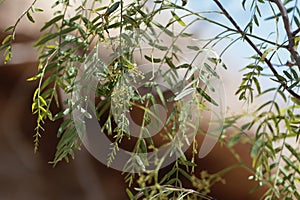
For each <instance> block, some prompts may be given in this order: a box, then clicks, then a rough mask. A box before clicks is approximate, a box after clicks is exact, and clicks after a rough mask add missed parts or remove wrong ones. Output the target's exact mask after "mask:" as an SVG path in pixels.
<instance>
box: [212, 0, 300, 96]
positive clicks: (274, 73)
mask: <svg viewBox="0 0 300 200" xmlns="http://www.w3.org/2000/svg"><path fill="white" fill-rule="evenodd" d="M213 1H214V2H215V3H216V5H217V6H218V7H219V9H220V10H221V11H222V12H223V14H224V15H225V17H226V18H227V19H228V20H229V21H230V22H231V24H232V25H233V26H234V27H235V29H236V30H237V32H238V33H240V34H241V35H242V36H243V38H244V40H245V41H246V42H247V43H248V44H249V45H250V46H251V47H252V48H253V49H254V51H255V52H256V53H257V54H258V55H259V56H260V57H262V56H263V53H262V52H261V51H260V50H259V49H258V48H257V46H256V45H255V44H254V43H253V42H252V40H251V39H250V38H249V37H248V36H247V35H246V34H245V33H244V31H242V29H241V28H240V27H239V25H238V24H237V23H236V21H235V20H234V19H233V18H232V17H231V15H230V14H229V13H228V12H227V10H226V9H225V8H224V7H223V5H222V4H221V3H220V2H219V1H218V0H213ZM270 1H277V0H270ZM289 30H290V29H289ZM290 32H291V31H290ZM289 42H291V41H289ZM293 42H294V40H293ZM291 45H293V43H289V48H288V50H289V51H290V53H291V54H292V52H291V51H293V50H291ZM294 46H295V44H294ZM296 53H297V51H296ZM295 55H297V54H295ZM298 57H299V56H298ZM264 61H265V63H266V64H267V65H268V67H269V68H270V70H271V71H272V73H273V75H274V76H275V77H276V78H277V81H278V82H279V83H280V84H281V85H282V86H283V87H284V89H286V90H287V91H288V92H289V93H290V94H291V95H292V96H293V97H295V98H296V99H297V100H300V95H298V94H297V93H295V92H294V91H293V90H291V89H290V88H289V87H288V86H287V84H286V81H284V80H282V79H281V78H280V77H281V76H280V75H279V74H278V72H277V71H276V69H275V68H274V66H273V64H272V63H271V61H270V60H269V59H268V58H264ZM297 65H298V63H297ZM298 67H300V60H299V65H298Z"/></svg>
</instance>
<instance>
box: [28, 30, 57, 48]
mask: <svg viewBox="0 0 300 200" xmlns="http://www.w3.org/2000/svg"><path fill="white" fill-rule="evenodd" d="M57 36H58V33H47V34H46V35H44V36H42V37H40V39H38V40H37V42H36V43H35V44H34V47H38V46H41V45H43V44H45V43H46V42H48V41H50V40H52V39H54V38H56V37H57Z"/></svg>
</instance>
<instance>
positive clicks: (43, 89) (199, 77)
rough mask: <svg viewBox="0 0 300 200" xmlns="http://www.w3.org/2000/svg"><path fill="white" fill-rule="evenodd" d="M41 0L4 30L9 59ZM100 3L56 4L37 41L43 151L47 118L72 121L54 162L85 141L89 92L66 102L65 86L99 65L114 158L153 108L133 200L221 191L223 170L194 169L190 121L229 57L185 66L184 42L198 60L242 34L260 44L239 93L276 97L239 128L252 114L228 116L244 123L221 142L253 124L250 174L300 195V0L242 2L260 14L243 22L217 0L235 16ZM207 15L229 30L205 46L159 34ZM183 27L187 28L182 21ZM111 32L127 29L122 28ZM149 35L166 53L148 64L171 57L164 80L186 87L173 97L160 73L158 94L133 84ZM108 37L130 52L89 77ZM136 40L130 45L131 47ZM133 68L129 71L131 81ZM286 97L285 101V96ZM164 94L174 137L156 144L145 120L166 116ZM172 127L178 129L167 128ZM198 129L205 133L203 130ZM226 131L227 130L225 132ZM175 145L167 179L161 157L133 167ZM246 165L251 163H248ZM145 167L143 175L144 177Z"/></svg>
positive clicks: (101, 107)
mask: <svg viewBox="0 0 300 200" xmlns="http://www.w3.org/2000/svg"><path fill="white" fill-rule="evenodd" d="M36 1H37V0H35V1H33V3H32V5H31V6H30V7H29V8H28V9H27V10H26V11H25V12H24V13H23V14H22V16H21V17H20V18H19V19H18V20H17V22H16V24H15V25H13V26H11V27H8V28H7V29H6V30H5V32H7V33H8V34H7V36H6V37H5V39H4V40H3V41H2V46H1V47H0V50H4V54H5V62H7V61H8V60H10V59H11V57H12V43H13V42H14V40H15V37H16V27H17V25H18V23H19V22H20V20H21V19H22V18H24V17H27V18H28V20H29V21H31V22H32V23H34V22H35V20H34V18H35V16H36V15H37V14H36V13H37V12H43V11H42V10H41V9H39V8H36V7H35V3H36ZM101 2H102V1H97V0H95V1H92V3H91V2H89V1H86V0H82V1H81V2H80V5H77V6H76V7H75V4H74V2H73V1H71V0H59V1H56V2H55V3H54V4H53V6H52V8H51V9H53V11H54V13H53V18H52V19H51V20H49V21H48V22H46V23H45V25H44V26H43V27H41V32H42V33H43V35H42V36H41V37H40V38H39V39H38V40H37V41H36V43H35V48H37V49H38V50H39V66H38V73H37V74H36V75H35V76H34V77H32V78H30V79H29V80H31V81H38V83H39V84H38V87H37V88H36V91H35V93H34V96H33V103H32V112H33V114H35V115H37V126H36V129H35V134H34V144H35V145H34V149H35V151H37V150H38V145H39V138H40V137H41V132H42V131H44V129H43V125H44V123H46V122H47V120H54V121H55V120H58V119H61V118H63V119H64V122H63V123H62V124H61V126H60V129H59V130H58V133H57V136H58V137H59V138H60V142H59V143H58V146H57V152H56V155H55V158H54V160H53V162H52V163H53V164H54V165H56V164H57V163H58V162H60V161H61V160H63V159H65V160H66V161H68V159H69V157H70V156H71V157H72V158H74V150H75V149H80V146H81V145H82V144H81V140H80V135H78V133H77V132H76V125H75V121H74V119H73V118H72V114H73V111H74V110H76V109H77V108H78V105H81V103H82V101H84V100H82V99H77V101H75V102H74V101H72V98H69V99H67V100H66V101H65V102H64V105H63V106H62V105H61V103H60V102H59V92H58V91H59V90H61V91H62V92H63V93H64V94H65V95H69V96H70V95H72V93H73V92H74V91H76V90H80V88H78V82H80V81H85V80H89V78H90V76H91V75H93V73H98V78H99V80H102V81H100V84H98V85H97V88H96V89H95V88H94V89H95V90H94V91H96V92H97V97H98V98H100V97H101V99H102V101H100V103H99V104H97V105H95V106H96V110H97V113H96V115H97V117H98V119H99V121H102V122H103V124H104V125H103V130H104V132H106V134H107V135H110V136H112V137H113V145H112V146H111V153H110V154H109V155H108V165H110V164H111V163H113V162H114V157H115V156H116V155H117V154H118V151H119V146H120V145H121V144H122V141H123V140H125V138H126V137H130V130H129V127H128V126H129V122H128V118H127V114H128V113H129V112H130V109H133V107H135V106H136V107H138V106H139V108H141V109H142V110H143V111H144V114H143V119H142V122H141V126H142V128H141V131H140V133H139V135H138V137H137V140H136V142H135V144H134V145H133V146H134V149H133V152H134V154H132V155H133V156H132V157H131V159H129V161H128V163H127V165H126V171H127V172H128V173H127V175H126V181H127V182H128V183H129V189H127V193H128V196H129V197H130V198H132V199H139V198H141V197H146V198H149V199H151V198H153V199H170V198H173V199H199V198H202V199H212V198H211V197H209V196H208V194H209V188H210V187H211V186H212V185H213V184H214V183H215V182H217V181H222V179H221V178H220V176H221V175H223V173H222V172H220V173H218V174H212V175H210V174H207V173H205V172H202V173H201V175H200V176H199V177H196V175H195V174H194V170H193V169H194V167H195V163H194V162H193V158H194V156H195V155H196V153H197V140H196V134H191V135H189V134H187V127H189V126H191V125H190V124H189V123H188V122H189V117H190V116H189V113H190V111H191V109H192V107H189V105H193V104H196V105H197V109H199V112H201V111H203V110H207V109H209V106H207V104H216V102H215V101H214V99H213V98H211V96H210V95H209V94H207V93H206V92H205V91H207V88H211V89H213V86H211V85H210V84H209V81H207V79H209V77H214V76H215V77H217V76H218V74H217V73H215V71H216V67H217V66H219V64H222V61H221V59H220V58H218V57H210V62H207V63H205V64H204V66H206V70H204V68H205V67H204V68H202V66H201V68H199V66H195V65H194V64H193V62H191V63H184V64H182V63H181V64H178V63H179V62H178V60H180V55H181V52H182V48H189V49H190V50H192V51H194V52H196V54H194V58H195V59H196V58H197V56H198V55H199V54H201V53H203V51H205V50H206V49H211V48H213V47H215V46H216V45H218V44H219V43H220V42H221V41H228V38H230V39H231V40H230V43H228V45H227V47H226V48H225V49H224V52H225V51H226V50H227V49H228V48H229V47H230V46H231V45H232V43H234V42H237V41H242V42H244V43H247V44H248V45H249V46H250V47H251V48H252V49H253V50H254V51H255V54H254V55H252V56H251V58H250V59H251V63H249V64H247V65H246V66H245V68H243V70H244V74H243V79H242V82H241V84H240V86H239V87H238V88H237V92H236V95H237V96H238V98H239V99H240V100H245V101H246V102H248V103H252V102H253V101H254V100H255V99H256V98H261V97H264V96H266V98H265V99H268V98H269V96H272V98H271V99H269V100H267V101H264V102H261V105H259V106H258V108H257V109H256V110H254V111H253V113H251V114H250V115H247V117H246V121H247V122H246V123H244V124H242V125H241V126H237V125H236V122H237V121H238V120H240V119H242V118H243V117H244V115H237V116H232V117H229V118H228V119H226V123H225V127H224V128H230V127H235V128H236V133H235V134H231V135H227V136H226V137H227V138H226V140H220V142H222V143H224V145H226V146H227V147H228V148H230V149H231V150H232V151H233V146H234V145H235V144H237V143H238V142H239V141H240V140H241V139H242V138H243V137H242V135H244V134H245V132H246V131H248V130H254V132H255V137H254V138H250V139H249V140H248V142H249V143H251V145H252V148H251V157H252V159H253V163H252V164H253V168H254V169H255V171H254V172H253V176H252V177H250V178H252V179H255V180H257V181H258V182H259V185H260V186H262V185H267V186H268V187H269V190H268V191H267V192H266V194H265V197H264V198H265V199H291V198H297V199H299V198H300V193H299V191H297V188H296V183H297V182H299V181H300V169H299V166H300V156H299V155H300V152H299V147H298V146H297V147H296V148H295V147H293V146H291V145H290V144H289V143H288V142H287V140H288V139H292V140H293V141H294V142H299V140H298V138H299V131H300V115H299V106H300V95H299V80H300V79H299V76H300V74H299V70H300V56H299V53H298V44H299V38H300V36H299V32H300V28H299V27H300V22H299V21H300V10H299V5H298V4H299V2H298V1H297V0H285V1H283V2H281V1H280V0H269V1H267V0H243V1H242V2H241V4H242V6H243V8H244V9H245V10H250V11H251V13H252V15H251V18H250V19H249V23H248V24H247V25H246V26H245V27H244V28H243V29H242V27H240V25H239V24H237V22H236V21H235V20H234V19H233V17H232V16H231V15H230V14H229V13H228V11H227V10H226V9H225V7H224V6H223V4H222V3H221V2H219V1H218V0H212V2H213V3H215V5H216V6H217V9H218V10H216V11H210V13H214V14H215V15H220V16H224V17H225V18H226V19H228V22H229V23H230V24H225V25H224V24H223V23H221V22H218V21H217V20H215V19H214V18H210V17H207V15H206V13H207V12H204V13H201V12H194V11H191V10H189V9H188V8H187V7H186V6H185V4H186V3H187V1H181V2H177V1H175V2H174V1H155V2H154V6H153V7H152V9H147V8H146V5H148V4H147V3H148V2H147V1H139V0H136V1H132V2H131V3H129V4H125V3H124V2H123V1H111V3H110V4H109V5H108V6H103V5H102V3H101ZM73 4H74V5H73ZM262 7H264V8H265V7H267V8H268V9H269V10H271V11H272V12H273V15H272V16H265V14H264V13H263V12H262V11H263V10H261V9H262ZM161 12H167V13H170V15H169V16H170V19H169V20H168V21H167V23H166V24H161V23H160V22H158V21H157V20H156V18H157V16H158V15H159V14H160V13H161ZM70 13H72V14H70ZM262 20H269V21H272V22H274V23H275V27H274V30H272V31H273V32H272V33H271V35H272V37H269V38H267V39H265V38H263V37H260V36H258V35H257V34H256V33H255V31H256V30H257V29H259V27H260V23H261V21H262ZM198 21H207V22H209V23H211V24H213V25H215V26H218V27H220V28H222V29H223V31H222V32H221V33H217V34H216V35H215V36H213V37H211V38H210V39H208V40H207V42H206V43H205V44H202V47H201V48H199V47H197V46H187V47H179V46H177V45H176V44H175V43H174V42H173V43H171V44H170V45H167V46H166V45H165V44H164V43H161V42H160V41H158V40H156V39H155V38H156V37H157V36H158V35H165V37H167V38H171V41H176V40H180V39H181V38H188V37H192V35H190V34H189V33H187V32H186V30H187V28H188V27H189V26H191V25H193V24H194V23H196V22H198ZM175 26H179V27H181V28H180V29H179V30H180V31H179V33H177V34H176V33H175V32H174V27H175ZM176 29H177V30H178V28H176ZM145 30H147V31H145ZM270 32H271V31H270ZM283 32H284V33H283ZM112 33H119V34H117V36H113V34H112ZM133 33H134V34H133ZM282 35H283V36H282ZM232 41H233V42H232ZM145 42H146V43H147V45H148V47H149V48H150V49H152V50H153V49H156V50H158V51H159V52H161V56H160V57H155V56H154V55H153V54H151V51H150V52H148V54H146V55H144V58H145V59H146V60H147V61H148V63H150V64H160V65H163V64H165V65H167V66H168V67H169V68H168V70H167V72H165V73H167V74H168V76H165V77H167V78H165V81H166V82H168V83H169V85H171V86H172V89H173V88H174V90H175V91H177V93H176V94H173V96H172V97H171V98H168V99H166V98H165V97H164V95H163V92H162V91H161V90H160V88H159V87H156V86H157V84H158V83H157V82H156V80H155V79H153V81H150V82H147V83H145V85H143V87H146V88H147V87H148V88H151V89H153V90H155V93H156V94H157V95H156V96H155V95H153V94H152V93H151V92H150V93H146V94H142V93H141V92H140V91H138V90H137V89H136V88H134V87H133V86H131V84H129V82H126V81H128V80H129V79H130V80H131V81H132V82H133V83H134V82H137V80H138V79H139V78H140V77H143V76H146V75H147V74H144V73H143V72H142V71H141V70H139V69H138V68H137V66H136V63H135V60H134V57H133V53H134V52H136V50H138V51H139V50H141V49H142V47H143V46H142V45H141V44H142V43H143V44H145ZM103 44H110V45H109V46H110V48H111V50H112V52H113V53H117V54H118V55H122V56H118V57H116V58H115V59H114V60H112V62H111V63H109V64H108V65H106V64H105V63H103V64H101V71H91V72H89V73H85V74H86V76H82V74H81V72H80V71H81V70H82V68H81V66H83V65H84V66H85V69H84V70H86V71H87V72H88V69H89V68H88V63H85V61H86V60H87V59H94V61H96V62H98V61H100V60H101V59H100V58H98V57H97V55H98V52H96V53H95V54H90V52H92V51H93V49H94V47H95V46H96V47H98V46H97V45H103ZM183 46H184V45H183ZM127 47H129V48H128V49H126V48H127ZM122 51H124V52H125V53H123V52H122ZM120 52H121V53H120ZM224 52H222V54H221V55H223V53H224ZM283 52H284V53H286V52H287V53H288V54H289V57H283V56H282V55H283V54H284V53H283ZM89 56H92V57H93V56H94V57H93V58H91V57H89ZM278 63H279V64H278ZM159 69H160V68H159ZM179 69H185V70H186V74H185V78H186V80H189V81H190V84H188V85H187V87H185V88H180V84H177V83H176V81H177V80H178V73H177V70H179ZM152 73H153V74H155V73H161V71H160V70H157V69H154V68H153V71H152ZM125 75H126V76H128V77H129V79H125V78H124V77H125ZM160 75H161V74H160ZM78 77H79V78H78ZM169 77H175V78H173V79H172V78H169ZM264 78H268V79H270V80H271V81H272V83H273V84H272V87H267V86H265V85H262V80H263V79H264ZM201 84H202V85H203V84H204V88H203V87H202V88H201V87H200V85H201ZM125 86H126V87H125ZM178 88H179V89H178ZM188 95H192V99H191V100H190V101H189V103H190V104H188V103H187V104H181V103H180V101H179V100H181V99H182V98H184V97H186V96H188ZM280 101H282V102H283V103H279V102H280ZM111 102H112V103H111ZM157 102H160V103H161V104H162V105H163V107H164V109H166V110H168V108H167V103H168V102H173V103H174V109H173V110H172V112H170V115H169V116H168V118H167V119H166V121H167V125H166V127H165V128H164V131H165V135H164V136H162V139H161V140H163V139H164V140H163V141H164V144H163V145H159V144H157V143H156V141H155V139H152V138H151V137H148V136H149V135H147V134H149V131H148V130H147V128H146V125H147V124H149V119H150V118H151V117H150V116H151V115H152V116H154V118H155V117H156V118H159V117H158V116H157V113H156V111H153V112H152V111H150V110H149V109H148V107H149V105H154V104H156V103H157ZM52 104H56V105H57V106H59V107H61V109H62V111H61V112H59V113H53V112H52V111H51V110H50V105H52ZM112 104H113V105H112ZM80 109H81V110H82V112H84V113H85V115H86V116H87V117H89V115H90V114H91V113H89V111H88V110H87V109H85V107H81V108H80ZM107 113H108V116H107ZM249 116H250V117H249ZM115 121H118V122H120V121H121V123H115ZM168 127H173V128H169V129H168ZM178 130H179V132H180V133H181V134H180V136H181V137H182V138H183V139H184V140H180V139H178V141H177V140H176V138H177V135H176V134H175V132H177V131H178ZM197 132H198V134H201V133H199V131H196V133H197ZM224 137H225V135H224V136H223V137H222V138H224ZM174 141H175V142H174ZM176 141H177V142H176ZM182 141H186V143H193V150H192V152H193V155H192V159H189V158H187V157H186V156H185V155H184V151H183V150H182V146H184V143H185V142H182ZM167 144H173V146H172V149H171V153H170V152H167V153H166V154H165V155H164V156H163V157H162V160H164V159H166V158H167V156H169V154H172V153H174V154H176V155H177V156H178V157H179V158H178V159H177V160H176V161H175V163H173V169H172V170H171V171H170V172H168V173H167V174H165V175H164V176H163V177H161V178H159V176H158V174H159V173H160V168H159V165H160V163H157V162H156V163H155V162H154V165H155V166H156V168H155V170H152V171H147V170H146V171H144V172H143V173H140V172H139V173H138V174H135V173H130V172H136V171H139V170H138V169H141V168H142V169H145V168H147V166H148V165H150V164H151V162H152V161H151V160H148V158H147V157H142V156H140V155H141V154H140V153H147V152H150V151H152V152H157V151H158V150H159V149H160V148H162V147H163V146H164V145H167ZM283 152H288V153H283ZM238 159H240V158H238ZM241 163H242V160H241ZM152 164H153V163H152ZM245 167H247V166H246V165H245ZM247 168H248V167H247ZM249 170H251V168H249ZM136 175H137V176H138V178H137V179H135V176H136ZM182 179H187V180H188V181H190V182H191V183H192V184H193V186H194V188H195V189H194V190H192V189H184V188H183V184H182ZM134 181H136V182H137V184H138V186H139V187H138V188H137V191H132V190H131V189H130V186H131V184H132V183H133V182H134Z"/></svg>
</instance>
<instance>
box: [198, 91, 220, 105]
mask: <svg viewBox="0 0 300 200" xmlns="http://www.w3.org/2000/svg"><path fill="white" fill-rule="evenodd" d="M197 92H198V93H199V94H200V95H201V96H202V97H204V98H205V99H206V100H207V101H208V102H210V103H212V104H214V105H215V106H218V103H217V102H216V101H215V100H213V99H212V98H211V97H210V96H209V95H208V94H207V93H206V92H205V91H204V90H203V89H202V88H200V87H197Z"/></svg>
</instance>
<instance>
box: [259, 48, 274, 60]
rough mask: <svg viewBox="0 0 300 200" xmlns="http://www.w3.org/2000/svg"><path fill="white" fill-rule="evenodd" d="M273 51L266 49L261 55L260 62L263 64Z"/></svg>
mask: <svg viewBox="0 0 300 200" xmlns="http://www.w3.org/2000/svg"><path fill="white" fill-rule="evenodd" d="M274 50H275V49H274V48H268V49H266V50H265V51H264V53H263V55H262V56H261V58H260V61H261V62H264V60H265V59H266V57H267V55H268V54H269V53H270V52H272V51H274Z"/></svg>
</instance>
